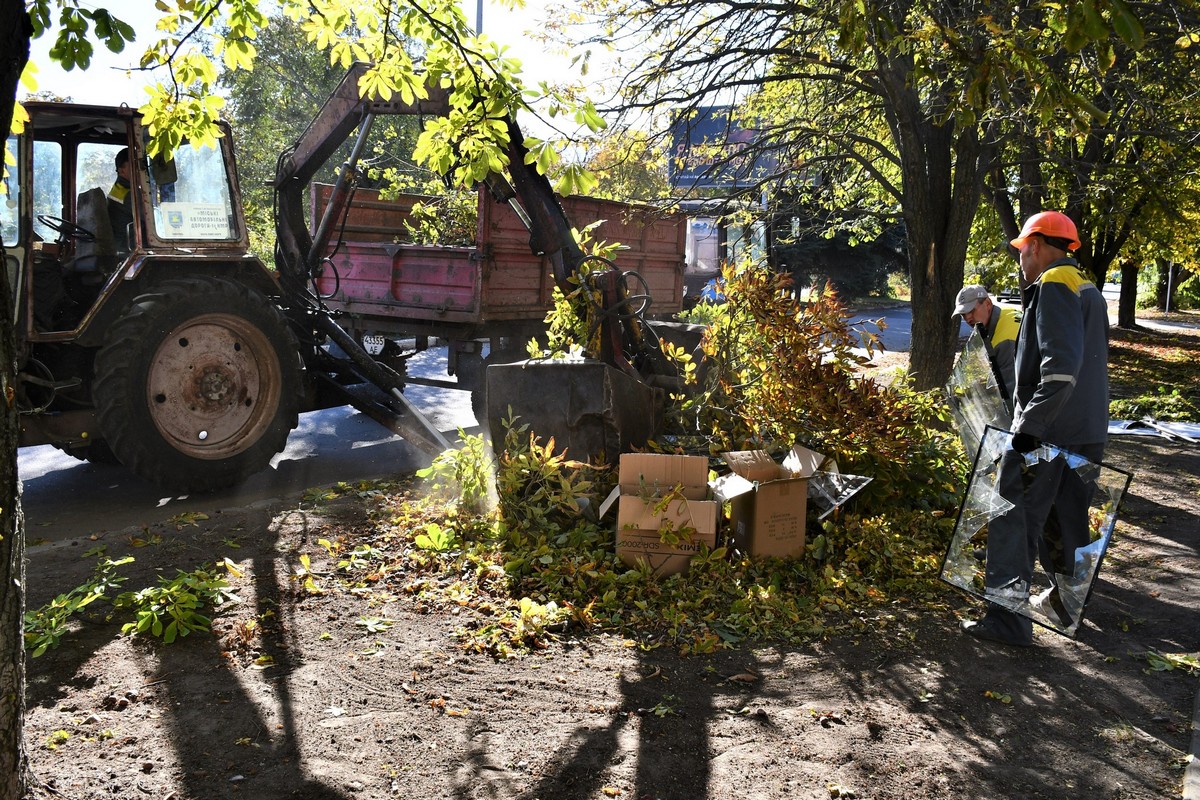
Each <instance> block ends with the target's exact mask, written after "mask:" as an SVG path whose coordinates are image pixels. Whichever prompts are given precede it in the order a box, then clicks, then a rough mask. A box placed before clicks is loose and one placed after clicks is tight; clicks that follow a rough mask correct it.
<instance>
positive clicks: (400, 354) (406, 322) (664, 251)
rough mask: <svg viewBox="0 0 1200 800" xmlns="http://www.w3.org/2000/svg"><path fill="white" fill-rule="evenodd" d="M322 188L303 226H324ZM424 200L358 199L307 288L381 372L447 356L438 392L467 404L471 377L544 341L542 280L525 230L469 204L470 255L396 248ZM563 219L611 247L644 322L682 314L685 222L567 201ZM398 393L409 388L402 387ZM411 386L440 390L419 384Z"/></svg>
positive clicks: (499, 212) (488, 201)
mask: <svg viewBox="0 0 1200 800" xmlns="http://www.w3.org/2000/svg"><path fill="white" fill-rule="evenodd" d="M331 191H332V186H330V185H328V184H314V185H313V186H312V193H311V202H312V209H311V215H310V217H309V218H310V219H312V220H319V219H322V218H323V216H324V211H325V206H326V204H327V201H328V198H329V196H330V194H331ZM429 200H430V198H428V197H421V196H417V195H401V196H399V197H397V198H396V199H392V200H384V199H381V198H380V196H379V193H378V192H376V191H372V190H366V189H358V190H357V191H356V192H355V193H354V197H353V199H352V201H351V203H350V206H349V208H348V209H347V211H346V215H345V220H344V222H340V223H338V225H337V232H336V233H335V235H334V236H333V237H332V239H333V244H331V245H330V247H329V250H328V253H327V258H326V261H325V263H324V264H323V266H322V268H321V270H320V272H319V275H318V277H317V280H316V284H317V288H318V290H319V291H320V293H321V295H322V297H323V299H324V303H325V305H326V306H327V307H328V308H329V309H330V310H331V311H333V312H334V314H335V315H336V317H337V320H338V324H339V325H340V326H341V327H342V328H344V329H345V330H347V331H348V332H350V333H351V334H352V335H353V336H354V337H355V338H357V339H358V340H359V341H360V342H362V343H363V344H364V345H365V346H366V347H367V349H368V350H369V351H371V352H372V353H374V354H376V355H377V357H379V358H380V359H381V360H383V361H384V362H385V363H387V364H389V366H392V368H393V369H398V368H402V367H403V364H404V361H405V360H406V359H407V358H408V357H409V356H411V355H412V354H413V353H415V352H418V351H420V350H422V349H425V348H426V347H428V346H429V345H430V342H431V341H435V340H442V341H444V342H446V343H447V344H448V345H449V363H448V372H449V373H450V374H451V375H455V376H457V379H458V382H457V383H456V384H450V385H454V386H457V387H458V388H461V389H471V390H472V391H476V393H477V394H478V391H477V390H479V389H481V388H482V385H483V368H484V367H485V366H486V365H488V364H491V363H506V362H509V361H513V360H517V359H520V358H523V357H524V353H525V343H526V341H527V340H528V339H529V338H530V337H533V336H536V335H538V334H539V333H541V332H543V331H544V323H543V320H544V318H545V315H546V312H547V310H548V309H549V308H550V306H551V302H552V292H553V290H554V285H555V283H554V274H553V269H552V267H551V264H550V262H549V260H548V259H547V258H545V257H543V256H538V255H535V254H533V252H532V251H531V250H530V233H529V229H528V228H527V227H526V226H525V225H524V224H523V223H522V222H521V220H520V218H519V217H518V216H517V214H516V213H515V212H514V211H513V210H512V208H511V207H510V206H509V205H507V204H505V203H498V202H496V201H495V200H493V199H492V197H491V196H490V194H489V193H488V191H487V189H486V188H483V187H481V188H480V190H479V194H478V201H477V206H478V225H477V228H476V234H475V243H474V245H473V246H466V247H455V246H443V245H424V244H410V243H404V242H403V241H402V240H403V238H404V236H405V227H404V221H405V220H406V219H407V218H408V217H409V215H410V214H411V213H412V208H413V205H414V204H415V203H418V202H421V201H425V202H428V201H429ZM561 202H562V206H563V210H564V211H565V212H566V215H567V218H568V219H570V220H571V223H572V224H573V225H575V226H576V227H577V228H579V229H583V228H584V227H586V226H588V225H591V224H592V223H594V222H597V221H599V222H600V224H599V226H598V227H597V228H595V229H593V230H592V232H591V235H592V238H593V239H595V240H598V241H604V242H609V243H612V242H616V243H619V244H621V245H623V246H624V247H625V248H627V249H624V250H622V251H620V253H619V254H618V256H617V258H616V259H615V261H616V266H617V268H618V269H620V270H621V271H625V272H628V271H633V272H637V273H638V274H639V275H640V276H641V277H642V279H644V281H645V283H646V286H647V288H648V290H649V295H650V297H651V298H652V299H653V305H652V306H651V308H650V309H649V310H648V312H647V313H648V315H650V316H653V317H660V318H663V317H668V316H669V315H671V314H672V313H675V312H678V311H679V310H681V308H682V301H683V277H684V266H685V259H684V249H685V246H686V236H687V227H686V219H685V218H684V217H683V216H682V215H680V214H671V213H667V212H664V211H662V210H660V209H656V208H652V207H650V206H638V205H630V204H626V203H618V202H614V201H611V200H599V199H595V198H590V197H579V196H569V197H564V198H561ZM410 382H418V381H416V380H415V379H412V378H410ZM420 382H422V383H435V385H436V384H439V383H441V382H436V381H428V380H423V381H420Z"/></svg>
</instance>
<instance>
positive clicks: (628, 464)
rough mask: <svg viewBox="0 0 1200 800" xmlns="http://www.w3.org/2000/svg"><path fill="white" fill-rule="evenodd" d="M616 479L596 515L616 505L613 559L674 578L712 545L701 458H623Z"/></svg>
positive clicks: (712, 505) (713, 528)
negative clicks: (641, 564) (615, 484)
mask: <svg viewBox="0 0 1200 800" xmlns="http://www.w3.org/2000/svg"><path fill="white" fill-rule="evenodd" d="M617 480H618V483H619V485H618V486H617V487H616V488H614V489H613V491H612V494H610V495H609V496H608V498H607V499H606V500H605V501H604V503H603V504H602V505H601V506H600V516H601V517H603V516H604V515H605V514H606V513H607V512H608V509H609V508H611V507H612V505H613V504H614V503H615V504H616V506H617V556H618V557H619V558H620V559H621V561H622V562H624V563H625V564H627V565H629V566H635V565H636V564H637V563H638V562H639V561H644V562H645V563H646V564H647V565H649V567H650V568H651V569H652V570H653V571H654V574H656V575H674V574H676V573H680V572H683V571H685V570H686V569H687V566H688V562H689V561H690V560H691V558H692V556H694V555H695V554H696V553H698V552H699V551H700V545H702V544H703V545H707V546H708V547H712V546H714V545H715V544H716V541H717V512H718V510H719V506H718V504H717V503H716V502H715V501H713V500H709V499H707V498H708V484H707V481H708V459H707V458H705V457H704V456H679V455H668V454H660V453H624V454H622V455H621V460H620V465H619V467H618V472H617ZM677 532H678V533H677ZM664 538H665V539H667V541H663V540H664Z"/></svg>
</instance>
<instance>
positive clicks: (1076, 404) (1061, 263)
mask: <svg viewBox="0 0 1200 800" xmlns="http://www.w3.org/2000/svg"><path fill="white" fill-rule="evenodd" d="M1026 298H1027V302H1026V305H1025V317H1024V319H1023V320H1022V322H1021V332H1020V334H1019V336H1018V337H1017V358H1016V382H1017V389H1016V394H1015V396H1014V398H1013V404H1014V414H1013V428H1012V429H1013V433H1028V434H1030V435H1032V436H1036V437H1037V438H1039V439H1043V440H1045V441H1047V442H1050V443H1051V444H1056V445H1059V446H1060V447H1064V448H1066V449H1068V450H1070V449H1072V448H1074V447H1079V446H1082V445H1089V444H1100V445H1103V444H1104V443H1105V442H1106V441H1107V440H1108V306H1107V304H1106V303H1105V301H1104V296H1103V295H1102V294H1101V293H1100V290H1099V289H1097V288H1096V286H1095V284H1093V283H1092V282H1091V281H1090V280H1089V279H1088V278H1087V276H1086V275H1084V274H1083V272H1082V271H1081V270H1080V269H1079V262H1077V261H1076V260H1075V259H1073V258H1062V259H1059V260H1058V261H1055V262H1053V263H1052V264H1050V266H1049V267H1047V268H1046V271H1045V272H1043V273H1042V275H1041V276H1040V277H1039V278H1038V280H1037V282H1036V283H1034V284H1033V285H1032V286H1031V287H1029V288H1028V289H1027V290H1026Z"/></svg>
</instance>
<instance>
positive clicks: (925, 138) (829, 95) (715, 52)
mask: <svg viewBox="0 0 1200 800" xmlns="http://www.w3.org/2000/svg"><path fill="white" fill-rule="evenodd" d="M586 8H587V9H588V11H589V13H590V14H591V15H593V17H594V19H596V20H598V24H599V25H600V29H601V30H602V31H603V32H602V33H601V34H600V35H598V36H596V37H595V38H594V41H595V42H596V43H600V44H604V45H606V46H610V47H613V48H616V49H618V50H619V51H622V52H623V53H624V56H625V58H626V59H627V62H626V63H627V64H628V66H629V67H630V70H629V72H628V75H627V77H626V78H625V80H624V82H623V84H622V86H621V87H620V90H619V91H618V93H617V94H616V95H615V96H614V97H613V99H612V102H611V105H612V107H613V108H614V109H620V110H622V111H624V112H626V113H638V114H642V113H645V112H646V111H647V110H658V111H661V112H670V113H672V114H674V115H676V116H677V117H678V116H685V117H686V116H687V115H688V114H692V113H696V112H698V111H699V110H700V109H702V108H704V107H705V106H707V105H713V104H733V105H736V106H738V107H740V108H741V109H742V111H741V113H742V114H743V118H744V120H745V121H746V122H747V127H753V128H755V129H756V130H758V131H759V132H760V136H759V137H758V139H757V141H756V142H755V143H753V144H752V145H751V146H752V147H754V148H757V149H759V150H767V151H770V152H771V153H772V154H773V155H774V156H775V158H776V161H777V163H778V164H779V165H780V169H779V171H778V172H777V173H776V174H773V175H767V176H764V177H763V179H762V185H760V186H756V187H752V188H753V190H754V191H758V190H761V189H763V188H766V189H768V190H775V189H778V188H783V189H785V190H786V191H787V192H788V193H789V195H790V196H795V195H797V194H803V195H806V196H807V197H808V199H809V200H810V201H811V202H813V203H817V204H820V205H823V206H824V208H826V209H827V210H829V211H832V212H836V213H835V214H832V215H830V216H831V218H838V219H854V218H861V217H862V216H864V215H867V216H870V217H873V218H875V219H877V220H879V221H880V223H882V222H884V221H886V220H888V219H898V220H901V221H903V222H904V224H905V230H906V235H907V239H908V241H907V251H908V253H909V259H910V264H909V281H910V284H911V287H912V304H913V350H912V359H911V370H912V371H913V372H914V374H915V376H916V380H917V383H918V385H921V386H925V387H933V386H939V385H941V384H942V383H943V382H944V380H945V378H946V376H947V374H948V373H949V369H950V365H951V363H952V361H953V356H954V352H955V350H956V343H957V342H956V340H957V336H956V334H957V323H956V322H955V321H952V319H951V313H950V312H951V310H952V308H953V301H954V296H955V294H956V292H957V291H958V289H959V287H961V286H962V283H963V277H964V262H965V258H966V254H967V249H968V242H969V238H970V232H971V230H972V226H973V223H974V221H975V219H976V216H977V213H978V210H979V208H980V203H981V200H982V197H983V190H984V188H985V186H987V185H988V184H987V183H986V181H988V180H989V179H993V183H992V184H991V185H992V188H993V189H995V188H999V187H1003V189H1005V190H1006V191H1007V190H1015V188H1014V187H1019V186H1021V185H1022V183H1023V182H1024V181H1025V180H1026V178H1028V177H1029V175H1028V174H1027V173H1021V172H1020V171H1015V172H1014V171H1006V170H1005V168H1006V166H1008V165H1009V164H1013V165H1015V164H1018V163H1019V162H1018V161H1017V160H1012V159H1011V156H1012V154H1013V153H1015V152H1021V151H1020V149H1019V146H1018V145H1017V144H1015V142H1016V141H1017V139H1018V137H1019V134H1021V133H1023V132H1027V133H1029V134H1030V138H1029V139H1027V143H1029V144H1032V145H1035V146H1034V147H1033V148H1032V153H1030V154H1031V155H1032V156H1034V157H1035V158H1037V159H1045V158H1046V156H1045V154H1044V152H1043V150H1044V148H1039V147H1036V145H1037V144H1038V143H1045V142H1047V141H1048V137H1052V136H1053V137H1057V139H1059V140H1062V141H1064V142H1067V141H1070V142H1077V141H1078V142H1083V141H1084V140H1085V138H1086V136H1087V135H1088V134H1089V132H1091V131H1092V130H1093V129H1094V128H1095V127H1096V126H1098V125H1105V124H1107V123H1108V122H1109V120H1110V115H1111V113H1112V110H1113V109H1112V107H1111V105H1110V104H1107V103H1100V102H1098V100H1099V98H1098V97H1097V96H1096V94H1095V93H1090V92H1088V91H1085V88H1087V85H1086V84H1084V83H1081V81H1080V77H1081V76H1083V75H1091V77H1092V79H1093V80H1096V79H1098V78H1100V77H1102V76H1103V75H1104V73H1105V72H1106V71H1111V69H1110V68H1112V67H1114V65H1115V64H1116V55H1117V54H1118V53H1128V54H1136V53H1138V52H1139V51H1140V48H1144V47H1145V46H1146V41H1147V38H1148V37H1150V36H1154V37H1155V38H1156V41H1157V40H1161V37H1162V35H1163V32H1164V31H1165V30H1166V23H1165V20H1166V19H1167V17H1169V16H1170V15H1171V14H1174V15H1175V16H1176V17H1179V18H1180V21H1179V23H1178V25H1177V28H1179V30H1180V31H1182V30H1186V27H1185V23H1184V21H1183V20H1182V16H1183V14H1182V12H1180V11H1179V10H1178V9H1174V8H1170V7H1169V8H1168V9H1167V10H1165V11H1163V12H1162V13H1161V15H1157V16H1155V17H1154V21H1155V25H1154V26H1152V29H1150V30H1148V29H1147V26H1146V25H1144V24H1143V22H1142V18H1143V16H1144V15H1146V14H1147V13H1148V11H1149V7H1148V6H1147V7H1143V6H1141V5H1138V6H1137V7H1136V8H1135V7H1134V6H1132V5H1131V4H1127V3H1125V2H1123V1H1122V0H1078V2H1067V3H1063V4H1038V5H1033V6H1030V5H1028V4H1021V3H1014V2H989V1H987V0H974V1H973V2H964V3H933V4H919V3H912V2H910V0H868V2H861V1H858V0H846V1H845V2H837V3H832V4H827V5H824V6H812V5H805V4H800V3H795V2H789V0H783V1H782V2H769V3H766V4H765V5H764V4H755V5H753V6H746V5H744V4H739V3H735V2H730V1H729V0H698V1H693V0H688V1H687V2H685V1H684V0H666V2H662V1H658V2H650V1H649V0H587V3H586ZM1179 35H1180V32H1177V33H1176V34H1175V35H1174V36H1172V37H1170V40H1171V42H1174V41H1175V40H1176V39H1177V38H1178V36H1179ZM1157 52H1161V51H1157ZM1149 62H1150V58H1145V59H1143V61H1142V62H1139V63H1144V64H1146V65H1147V67H1148V65H1149ZM1132 80H1134V81H1136V80H1138V79H1137V78H1136V77H1134V78H1132ZM1164 85H1170V84H1164ZM1077 146H1080V147H1082V146H1083V145H1082V144H1080V145H1077ZM1077 163H1078V162H1077ZM998 176H1000V177H998ZM1056 177H1057V179H1059V180H1061V176H1056ZM1076 185H1077V186H1079V187H1080V190H1081V191H1082V192H1083V194H1084V195H1085V196H1086V194H1087V192H1089V191H1090V189H1089V185H1090V181H1088V180H1083V181H1082V182H1077V184H1076ZM1038 197H1039V198H1040V199H1041V200H1042V202H1045V203H1053V202H1058V203H1060V204H1062V206H1063V207H1066V208H1067V209H1068V210H1075V211H1076V212H1077V213H1082V212H1084V211H1087V212H1091V211H1092V209H1091V208H1085V207H1082V206H1077V207H1074V208H1073V207H1072V206H1071V205H1070V200H1071V197H1070V195H1069V193H1068V191H1067V190H1066V188H1065V187H1064V188H1063V191H1062V192H1061V193H1059V194H1057V195H1056V194H1053V193H1048V192H1044V193H1042V194H1040V195H1038ZM993 199H994V198H993ZM1030 205H1031V204H1030ZM853 210H857V211H858V212H859V213H858V214H854V213H848V212H850V211H853ZM1020 210H1021V212H1022V213H1025V214H1027V213H1032V211H1035V210H1038V209H1037V208H1033V207H1029V208H1026V207H1025V205H1022V206H1021V208H1020ZM1001 222H1002V228H1003V231H1004V235H1005V236H1006V237H1010V236H1012V235H1015V233H1016V225H1017V224H1018V222H1019V220H1017V218H1016V213H1015V211H1014V210H1013V209H1012V208H1011V207H1010V208H1009V209H1008V214H1007V216H1005V215H1003V214H1002V216H1001ZM855 224H861V223H855Z"/></svg>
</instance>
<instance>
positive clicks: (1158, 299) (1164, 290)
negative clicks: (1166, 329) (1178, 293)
mask: <svg viewBox="0 0 1200 800" xmlns="http://www.w3.org/2000/svg"><path fill="white" fill-rule="evenodd" d="M1173 269H1175V263H1174V262H1173V261H1168V260H1167V259H1165V258H1163V257H1161V256H1159V257H1158V258H1156V259H1154V273H1155V274H1154V307H1155V308H1157V309H1158V310H1159V311H1166V310H1167V309H1168V308H1170V307H1171V306H1172V305H1173V304H1172V303H1171V297H1170V292H1171V290H1172V289H1174V288H1175V287H1174V286H1172V285H1171V271H1172V270H1173Z"/></svg>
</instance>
